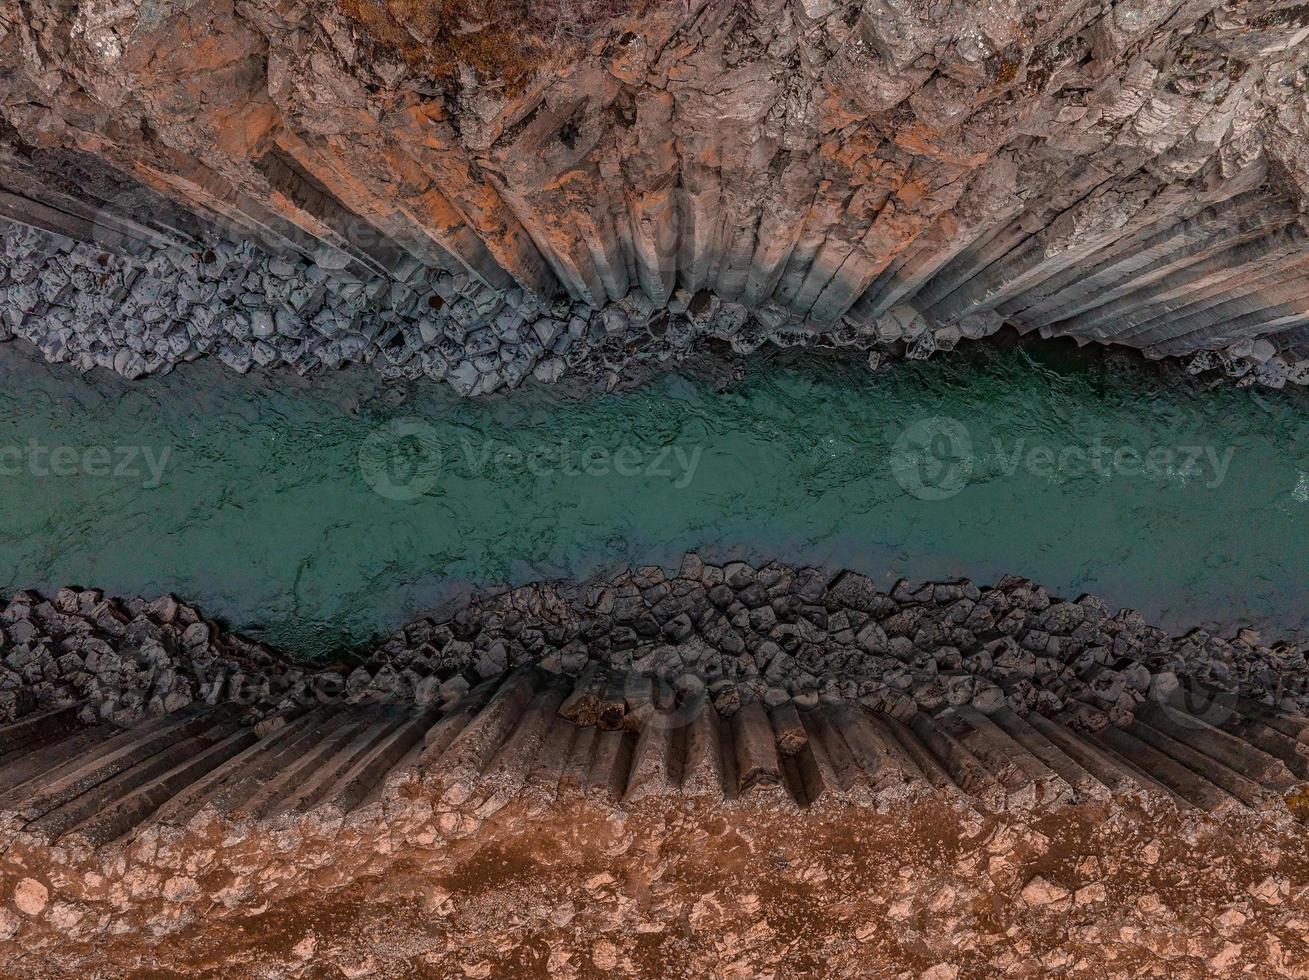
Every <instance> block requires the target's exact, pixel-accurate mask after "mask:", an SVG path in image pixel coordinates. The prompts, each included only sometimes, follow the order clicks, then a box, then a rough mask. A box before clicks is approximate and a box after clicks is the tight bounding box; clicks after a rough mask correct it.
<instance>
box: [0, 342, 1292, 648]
mask: <svg viewBox="0 0 1309 980" xmlns="http://www.w3.org/2000/svg"><path fill="white" fill-rule="evenodd" d="M0 374H2V375H3V383H2V384H0V450H2V451H3V455H0V468H2V469H3V486H4V490H5V492H4V494H3V499H2V500H0V585H2V586H3V587H5V588H6V589H10V590H12V589H15V588H20V587H25V586H33V587H37V588H40V589H42V590H51V589H54V588H57V587H59V586H60V585H63V584H66V583H74V584H79V585H95V586H98V587H101V588H104V589H106V590H110V591H114V592H118V593H127V594H138V593H140V594H156V593H159V592H163V591H172V592H175V593H177V594H179V595H182V596H185V597H187V598H188V599H190V600H191V601H194V602H196V603H197V604H199V605H200V606H201V607H202V608H203V609H204V610H205V611H206V612H207V613H209V614H210V615H214V616H217V617H220V618H223V619H225V620H226V621H227V622H229V623H230V624H231V625H232V626H233V627H235V628H237V629H240V630H243V631H245V632H247V633H249V634H251V635H254V636H257V637H259V638H262V639H265V640H267V641H269V642H271V643H273V644H276V645H278V646H280V647H282V648H284V649H287V650H289V651H291V652H294V653H297V654H299V655H301V656H306V657H321V656H325V655H329V654H331V653H333V652H336V651H339V650H341V649H343V648H350V647H356V646H358V645H360V644H364V643H366V642H368V641H369V640H370V639H372V638H373V637H375V636H376V635H377V634H378V633H379V632H381V631H385V630H389V629H391V628H393V627H395V626H397V625H399V624H400V623H402V622H403V621H404V620H406V619H408V618H410V617H413V616H416V615H421V614H424V613H427V612H432V611H436V610H439V609H440V608H441V606H442V605H443V604H445V603H446V602H447V601H448V600H450V599H451V598H452V597H454V596H455V595H457V594H460V593H462V592H466V591H468V590H469V589H472V588H478V589H480V588H494V587H498V586H503V585H509V584H516V583H521V582H524V581H529V580H532V579H537V578H542V577H569V578H576V577H585V576H588V575H592V574H596V573H600V572H607V571H610V570H612V569H613V568H615V567H616V566H618V565H620V564H625V563H629V562H631V563H646V562H655V563H665V564H669V563H673V562H675V561H676V559H677V557H678V556H679V555H680V554H681V553H682V552H683V551H684V550H686V549H688V548H699V549H701V550H702V552H704V553H706V554H708V555H712V556H715V557H728V556H740V557H752V558H762V557H781V558H784V559H787V560H791V561H797V562H811V563H817V564H823V565H828V566H849V567H854V568H858V569H860V570H863V571H866V572H868V573H869V574H872V575H874V576H876V577H877V578H878V579H879V580H881V581H884V582H887V583H888V584H889V582H891V581H893V580H894V578H896V577H898V576H906V577H910V578H927V577H933V578H935V577H945V576H955V575H969V576H971V577H973V578H974V579H976V580H978V581H990V580H994V579H995V578H996V577H998V576H999V575H1000V574H1003V573H1004V572H1017V573H1021V574H1025V575H1028V576H1030V577H1032V578H1035V579H1037V580H1038V581H1040V582H1042V583H1043V584H1045V585H1047V586H1048V587H1049V588H1050V589H1051V590H1052V591H1054V592H1057V593H1061V594H1064V595H1067V596H1075V595H1077V594H1080V593H1082V592H1087V591H1089V592H1095V593H1098V594H1100V595H1103V596H1105V597H1106V598H1107V599H1108V600H1109V601H1110V602H1111V603H1117V604H1120V605H1132V606H1135V607H1137V608H1140V609H1142V610H1143V611H1145V612H1146V613H1147V615H1148V616H1150V617H1151V618H1152V619H1154V620H1156V621H1158V622H1161V623H1162V624H1163V625H1165V626H1169V627H1174V628H1176V627H1185V626H1189V625H1193V624H1200V623H1207V624H1214V623H1218V624H1230V623H1234V622H1251V623H1255V624H1263V625H1268V626H1270V627H1272V628H1273V629H1274V630H1275V631H1276V632H1290V631H1293V630H1296V631H1298V630H1302V629H1304V628H1305V626H1306V625H1307V624H1309V603H1306V601H1305V600H1306V587H1305V578H1304V575H1305V570H1306V568H1307V567H1309V562H1307V559H1309V531H1307V530H1306V517H1309V476H1306V471H1309V460H1306V459H1305V455H1304V448H1303V447H1306V446H1309V412H1306V408H1307V407H1309V405H1306V401H1305V399H1304V398H1303V397H1302V396H1301V395H1300V393H1293V392H1284V393H1267V392H1264V393H1256V392H1252V391H1249V390H1237V389H1234V388H1232V387H1231V386H1230V385H1228V384H1226V383H1217V384H1214V385H1207V386H1201V385H1200V384H1198V383H1196V382H1194V381H1192V380H1191V379H1178V380H1171V381H1170V380H1167V379H1163V378H1161V377H1160V376H1159V375H1158V374H1157V373H1156V372H1154V371H1153V370H1149V369H1147V368H1146V367H1144V366H1136V365H1131V364H1128V365H1126V366H1125V365H1124V364H1121V363H1119V364H1116V365H1114V366H1113V367H1112V368H1111V367H1110V366H1108V365H1107V364H1106V363H1105V361H1104V360H1102V359H1098V358H1079V359H1076V360H1073V361H1068V360H1067V359H1066V358H1065V359H1064V360H1063V361H1062V362H1061V361H1060V360H1058V359H1057V356H1056V355H1047V354H1044V353H1042V354H1040V355H1030V354H1028V353H1027V352H1025V351H1022V350H1015V351H1008V352H999V351H994V350H987V351H979V352H975V353H973V354H970V355H967V356H959V357H955V358H953V359H941V360H937V361H929V362H925V363H924V362H919V363H914V364H906V365H903V366H899V367H896V368H893V369H891V370H889V371H886V372H883V373H880V374H877V375H872V374H869V373H868V372H867V371H865V370H863V369H862V368H860V367H857V366H854V365H850V364H835V363H833V362H830V361H824V360H818V359H811V360H802V361H799V362H795V363H791V364H783V363H780V362H776V361H775V362H765V361H760V362H758V363H756V364H755V365H753V367H752V373H751V374H750V375H749V376H748V378H747V380H746V381H745V382H744V384H742V385H741V386H739V387H737V388H734V389H733V390H731V391H728V392H725V393H722V392H719V391H717V390H716V389H715V387H714V386H713V385H712V384H709V383H704V382H697V381H690V380H687V379H685V378H679V377H676V376H668V377H665V378H662V379H660V380H657V381H654V382H652V383H650V384H648V385H646V386H645V387H643V388H641V389H639V390H637V391H633V392H627V393H623V394H614V395H594V396H590V397H587V398H577V397H575V396H571V395H568V394H566V393H564V392H563V391H562V390H550V389H540V388H536V389H527V390H520V391H518V392H515V393H513V394H511V395H510V396H508V397H499V398H495V399H491V400H480V401H465V400H461V399H459V398H458V397H457V396H455V395H454V394H453V393H452V392H449V391H448V389H446V388H444V387H442V386H437V385H430V384H419V385H414V386H410V387H407V388H403V389H396V388H394V387H387V386H384V385H383V383H382V382H380V381H379V379H378V377H377V375H376V374H374V373H372V372H369V371H364V370H359V371H352V372H348V373H343V374H337V375H332V376H328V377H325V378H321V379H317V380H315V381H313V382H312V383H306V382H302V381H299V380H295V379H286V378H281V377H279V378H275V379H271V380H270V379H266V378H263V379H261V378H241V377H238V376H235V375H232V374H230V373H229V372H226V371H223V370H221V369H220V368H217V367H214V366H211V365H208V364H197V365H191V366H188V367H185V368H183V369H179V370H178V371H176V372H174V373H173V374H171V375H169V376H167V377H164V378H161V379H154V380H147V381H140V382H136V383H134V384H131V385H128V384H125V383H123V382H121V381H119V380H117V379H115V378H111V377H107V376H104V375H103V374H99V373H97V374H95V375H94V376H92V377H90V378H82V377H79V376H77V375H76V374H74V373H72V372H70V371H67V370H65V369H63V368H50V367H47V366H44V365H41V364H37V363H33V362H32V361H30V360H29V359H27V357H26V356H24V355H22V354H20V353H19V352H18V351H17V350H16V349H14V348H12V347H9V348H7V349H5V350H4V351H2V352H0ZM53 453H57V455H52V454H53ZM156 473H158V474H159V476H158V479H157V480H156V478H155V474H156Z"/></svg>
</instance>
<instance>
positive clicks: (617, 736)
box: [0, 667, 1309, 977]
mask: <svg viewBox="0 0 1309 980" xmlns="http://www.w3.org/2000/svg"><path fill="white" fill-rule="evenodd" d="M612 680H614V681H615V683H613V684H612V685H610V684H604V685H602V686H601V687H602V692H603V691H612V692H614V694H613V695H612V696H609V697H603V698H602V699H601V701H600V706H601V709H602V710H600V711H599V712H598V713H594V714H588V713H585V712H578V711H577V710H576V708H577V706H578V704H579V702H581V701H583V700H585V699H586V698H587V697H588V696H589V695H590V693H591V690H592V688H591V683H590V681H591V678H590V677H589V676H588V675H586V674H584V675H583V676H582V677H581V678H570V677H568V676H567V675H563V674H552V673H550V672H548V671H544V670H541V669H539V668H536V667H529V668H523V669H519V670H517V671H515V672H513V673H511V674H510V675H508V676H507V677H506V678H493V679H490V680H488V681H486V682H484V683H482V684H479V685H478V686H477V687H475V688H472V689H470V690H468V691H467V692H466V693H464V694H463V695H461V696H458V697H455V698H453V699H452V700H451V701H449V702H448V703H446V704H444V705H442V706H439V707H438V706H436V705H429V706H426V707H416V706H396V705H385V704H383V705H366V704H361V705H354V706H347V705H339V704H337V705H330V704H325V705H320V706H318V707H316V708H313V709H310V710H307V711H300V712H296V713H291V714H288V715H285V716H283V717H282V718H281V724H280V725H279V726H277V727H274V728H271V729H266V730H260V729H259V728H254V729H251V728H249V727H243V726H242V725H241V724H240V723H239V720H238V719H237V717H236V716H235V714H234V713H233V711H231V710H230V709H229V708H228V707H227V706H223V705H219V706H215V707H196V708H190V709H185V710H183V711H181V712H178V713H176V714H174V715H171V716H169V717H167V718H164V719H159V720H156V721H154V722H152V723H148V724H146V725H143V726H138V727H135V728H132V729H129V730H127V731H123V732H117V733H115V732H112V731H104V730H103V729H99V728H96V729H89V730H82V731H78V730H76V729H75V728H70V726H69V719H68V718H67V717H64V718H59V717H57V716H56V715H53V714H44V715H37V716H33V717H32V718H30V719H29V720H27V721H26V722H19V723H17V724H15V725H9V726H0V739H3V741H2V742H0V744H2V745H4V746H6V747H9V751H7V752H6V753H5V754H4V755H3V756H0V930H4V931H5V932H6V933H8V934H9V935H10V936H15V937H16V938H17V939H18V940H19V941H18V942H5V943H0V969H3V970H4V972H5V975H6V976H35V977H55V976H64V975H67V974H68V973H69V972H70V971H72V970H73V965H74V964H77V965H78V967H80V968H82V969H87V968H93V967H94V968H95V969H96V972H97V973H105V974H106V975H118V974H119V973H120V971H125V970H126V969H127V968H128V966H129V964H130V965H132V966H134V967H135V968H137V969H140V968H142V967H147V966H148V967H153V968H154V969H156V970H166V971H170V972H171V971H176V970H180V969H182V968H183V964H186V963H191V964H193V965H194V966H195V967H196V969H195V970H194V972H202V971H201V970H199V969H198V967H199V966H200V965H201V964H205V965H210V964H209V963H208V961H207V957H208V956H209V955H211V953H210V952H209V951H215V952H217V951H219V950H221V955H222V956H223V957H224V959H225V961H226V967H225V968H226V969H227V970H228V971H229V972H230V970H231V969H232V968H231V965H230V964H231V962H232V961H233V960H239V961H240V962H243V963H245V964H249V972H251V973H252V974H253V973H256V972H257V973H261V974H262V973H274V974H275V975H300V974H302V973H303V974H305V975H321V974H323V973H325V972H326V969H327V968H326V966H325V963H328V962H330V963H332V964H333V965H334V967H335V970H336V971H339V972H340V974H342V975H345V976H367V975H371V974H374V973H377V974H380V975H394V974H396V973H400V972H404V970H403V969H402V966H401V965H402V964H408V965H409V966H410V967H412V968H413V969H414V970H415V971H416V972H424V970H423V967H424V966H427V967H440V968H442V969H439V970H437V971H435V972H438V974H439V975H451V972H452V971H451V970H450V964H451V962H455V961H458V962H462V963H463V964H465V966H464V968H463V970H462V972H463V973H464V975H471V976H489V975H491V974H492V973H494V972H496V967H497V966H499V967H500V968H502V970H503V971H504V972H516V973H521V972H525V969H526V966H527V965H528V964H530V963H531V962H535V963H536V964H537V965H538V966H540V964H541V963H542V961H544V960H545V959H546V958H547V957H548V958H549V962H550V963H551V964H552V967H551V973H552V975H556V974H560V973H563V974H565V975H572V972H573V971H572V970H569V969H567V967H568V965H569V961H570V960H571V959H573V958H577V959H578V960H579V963H578V964H577V965H576V967H575V968H574V969H575V970H576V972H577V974H578V975H593V972H594V971H593V970H592V969H589V968H588V961H589V963H591V964H594V965H595V967H597V968H599V969H612V968H613V967H614V966H615V965H618V964H619V963H623V964H625V966H624V969H625V970H626V971H627V972H628V973H629V974H637V975H658V974H661V973H662V972H664V971H662V970H661V969H659V968H658V967H659V965H660V964H662V963H665V962H667V960H668V958H669V957H675V958H676V960H677V961H678V962H680V963H683V964H685V963H687V962H688V958H691V959H694V961H695V962H697V963H699V964H701V965H702V966H703V968H704V969H705V970H707V971H709V970H710V969H711V968H712V967H715V966H717V967H725V966H728V965H731V966H732V967H733V968H734V969H735V970H736V972H737V973H738V974H739V975H742V976H758V975H760V972H761V970H763V969H764V968H766V967H768V966H771V965H778V966H780V965H781V962H780V961H781V960H782V959H783V958H785V962H787V963H789V964H791V965H792V966H795V967H796V969H797V972H798V973H811V972H814V971H816V970H827V971H831V969H832V967H833V965H834V964H842V963H846V964H849V966H850V967H851V968H852V969H851V972H855V971H854V968H855V967H856V966H857V964H859V963H866V962H867V958H868V956H869V955H870V953H871V952H872V951H876V954H877V956H878V961H879V962H885V963H893V964H902V965H904V966H905V967H906V968H908V967H913V968H916V969H918V970H926V971H927V972H926V973H925V974H924V975H928V976H937V977H940V976H954V975H956V974H955V973H952V972H950V971H951V970H952V969H962V970H967V971H969V973H970V974H971V973H972V972H977V973H995V972H998V971H1002V970H1005V971H1013V972H1022V973H1026V974H1029V975H1030V974H1031V973H1032V972H1033V971H1032V970H1031V969H1026V968H1025V967H1024V966H1023V964H1025V963H1028V962H1029V961H1031V960H1033V959H1038V960H1039V961H1040V962H1041V963H1042V964H1044V967H1045V969H1047V970H1048V969H1050V968H1052V966H1053V965H1064V966H1072V965H1074V964H1075V963H1077V962H1079V961H1081V960H1083V959H1084V958H1086V957H1090V956H1094V957H1095V958H1096V959H1097V961H1098V964H1097V967H1096V972H1097V974H1098V975H1115V976H1116V975H1139V973H1140V971H1141V969H1142V967H1143V966H1154V967H1159V966H1162V964H1165V963H1167V964H1170V966H1168V967H1166V968H1165V969H1167V970H1168V972H1169V973H1172V974H1176V973H1177V971H1178V969H1179V967H1181V966H1183V965H1184V966H1185V967H1186V968H1187V969H1188V970H1193V971H1194V974H1195V975H1205V972H1204V965H1205V964H1208V965H1209V968H1210V971H1211V972H1212V971H1215V970H1216V971H1217V972H1219V973H1221V972H1223V970H1225V969H1230V968H1239V967H1240V966H1242V965H1250V966H1253V967H1255V968H1256V969H1257V970H1259V971H1261V972H1260V973H1259V974H1257V975H1264V974H1266V975H1302V972H1301V974H1296V973H1294V972H1291V973H1289V974H1288V973H1285V971H1287V970H1292V971H1293V970H1295V969H1301V971H1302V965H1303V963H1304V962H1305V955H1306V925H1305V921H1304V916H1305V913H1306V911H1309V910H1307V909H1306V902H1309V887H1306V881H1307V880H1309V877H1307V876H1309V863H1307V861H1306V858H1305V843H1306V828H1305V825H1304V824H1303V823H1302V822H1300V821H1299V820H1298V819H1297V816H1296V813H1297V811H1303V808H1304V800H1305V797H1304V792H1303V789H1302V787H1303V780H1297V779H1296V778H1295V777H1293V776H1292V775H1291V773H1290V772H1289V771H1288V770H1287V767H1286V766H1285V765H1284V764H1283V763H1282V761H1281V760H1279V759H1277V758H1276V757H1274V756H1273V755H1271V754H1270V753H1269V752H1265V751H1263V750H1261V749H1260V748H1258V746H1257V745H1255V744H1253V742H1252V741H1250V739H1251V738H1255V739H1256V740H1257V739H1258V737H1259V736H1257V735H1254V734H1252V733H1253V732H1254V731H1255V729H1254V728H1251V729H1250V731H1248V732H1247V733H1246V734H1245V736H1244V737H1235V736H1227V737H1226V738H1224V737H1223V735H1222V733H1217V732H1214V731H1213V730H1211V729H1209V728H1208V727H1207V725H1206V723H1205V722H1203V721H1202V720H1201V719H1200V718H1197V717H1195V716H1193V715H1190V714H1188V713H1186V712H1185V711H1177V712H1176V714H1175V716H1174V720H1173V721H1171V722H1163V721H1153V723H1152V724H1149V725H1147V724H1144V723H1134V725H1133V726H1132V728H1131V730H1130V732H1129V731H1128V730H1124V729H1120V728H1118V727H1116V726H1111V727H1109V728H1106V729H1104V730H1103V731H1102V732H1100V733H1098V734H1088V733H1085V732H1079V731H1077V730H1076V729H1074V728H1071V727H1068V726H1066V725H1064V724H1062V723H1060V722H1051V721H1047V720H1045V719H1043V718H1042V717H1041V716H1039V715H1035V714H1033V715H1030V716H1028V718H1027V719H1024V718H1023V717H1022V716H1020V715H1019V714H1017V713H1015V712H1013V711H1010V710H1008V709H1007V708H1001V709H996V710H993V711H992V712H991V713H989V714H984V713H982V712H979V711H972V710H968V709H965V708H952V709H949V710H947V711H946V712H943V713H941V714H939V715H937V716H936V717H935V718H932V717H930V716H929V715H927V714H925V713H915V714H914V715H912V716H909V717H907V718H906V719H904V720H901V719H899V718H896V717H895V716H893V715H888V714H886V713H884V712H877V711H870V710H868V709H866V708H863V707H861V706H859V705H857V704H853V703H851V702H849V701H845V700H842V699H839V698H837V699H830V700H828V701H826V702H825V703H823V704H821V705H812V706H800V705H798V703H797V702H796V701H790V700H788V701H783V702H779V703H776V704H773V705H771V706H769V707H767V708H765V707H764V706H763V705H762V704H761V703H760V702H754V703H752V704H751V705H750V706H748V707H747V708H744V709H742V710H741V711H739V712H738V713H736V714H735V715H733V716H731V717H723V716H721V715H720V714H719V713H718V712H717V710H716V709H715V707H714V706H713V704H710V703H707V702H705V701H703V700H701V701H699V702H698V703H697V704H696V705H695V710H693V711H692V710H680V711H677V712H674V713H664V712H661V711H659V710H656V709H655V708H654V706H653V704H652V703H651V701H650V700H649V699H648V698H643V697H642V696H641V694H640V693H639V691H640V688H641V685H640V683H639V680H638V678H636V677H633V676H632V675H626V678H625V679H624V678H623V677H622V676H621V675H619V676H616V677H614V678H612ZM607 701H609V702H612V703H613V705H614V707H615V710H614V711H612V712H611V711H608V710H606V708H607V705H606V702H607ZM1262 717H1263V718H1264V720H1265V721H1266V722H1267V723H1268V725H1275V726H1278V729H1276V730H1280V728H1281V726H1289V725H1300V724H1302V723H1303V722H1304V720H1303V719H1298V720H1297V719H1292V718H1289V717H1288V716H1285V715H1279V714H1265V715H1263V716H1262ZM1253 720H1254V719H1253V718H1252V719H1251V721H1253ZM1156 724H1157V725H1159V726H1160V727H1158V728H1156V727H1154V725H1156ZM1307 730H1309V729H1304V728H1301V729H1300V735H1301V738H1300V740H1299V741H1298V742H1297V741H1296V740H1295V739H1293V738H1291V737H1289V736H1284V744H1283V745H1282V747H1281V751H1282V752H1283V754H1284V755H1285V756H1286V758H1287V759H1292V760H1295V759H1299V760H1300V761H1301V762H1303V757H1302V756H1300V755H1297V752H1300V751H1302V750H1303V749H1304V748H1305V743H1304V733H1305V731H1307ZM1267 731H1269V732H1272V731H1275V729H1273V728H1271V727H1270V728H1267ZM1267 737H1268V736H1267V734H1265V735H1264V736H1263V738H1264V739H1265V740H1266V739H1267ZM1297 746H1298V748H1297ZM1197 865H1198V866H1200V867H1202V868H1203V869H1204V874H1202V875H1196V874H1195V868H1196V867H1197ZM269 911H271V912H273V913H274V914H271V915H264V914H263V913H264V912H269ZM1070 913H1072V914H1073V915H1074V916H1075V921H1076V927H1075V928H1069V922H1070ZM270 922H275V923H276V924H277V932H276V933H274V932H272V931H271V930H270V927H269V923H270ZM710 926H712V928H710ZM146 934H148V935H149V936H150V939H149V941H148V943H147V944H146V945H145V946H143V945H142V941H141V938H140V937H141V936H143V935H146ZM164 936H169V937H171V938H172V939H173V940H174V941H164V942H160V941H159V939H160V938H161V937H164ZM382 937H385V939H383V938H382ZM543 946H544V947H546V949H544V950H543V949H542V947H543ZM311 959H312V960H313V961H314V963H315V968H313V970H312V972H307V971H309V970H310V967H309V965H308V963H309V961H310V960H311ZM1115 961H1120V962H1115ZM1105 963H1108V964H1110V967H1109V968H1108V969H1106V967H1105V965H1104V964H1105ZM606 964H607V965H606ZM809 964H811V965H812V968H810V967H809V966H807V965H809ZM1296 964H1300V965H1301V966H1300V967H1297V966H1296ZM274 967H276V969H274ZM933 971H934V972H933ZM332 975H336V973H335V972H334V973H333V974H332Z"/></svg>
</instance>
